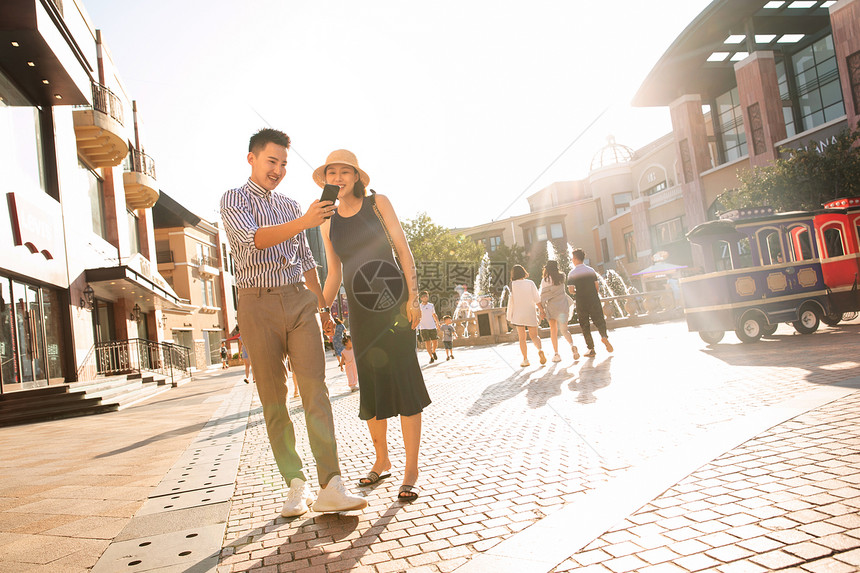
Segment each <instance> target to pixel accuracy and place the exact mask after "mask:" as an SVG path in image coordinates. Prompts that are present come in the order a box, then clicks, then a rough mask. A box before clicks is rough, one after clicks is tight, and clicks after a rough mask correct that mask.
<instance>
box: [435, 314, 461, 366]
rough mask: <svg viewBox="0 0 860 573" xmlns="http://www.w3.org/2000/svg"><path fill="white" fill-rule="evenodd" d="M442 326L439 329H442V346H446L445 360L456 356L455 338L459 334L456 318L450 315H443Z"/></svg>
mask: <svg viewBox="0 0 860 573" xmlns="http://www.w3.org/2000/svg"><path fill="white" fill-rule="evenodd" d="M442 322H443V324H442V326H441V327H439V329H440V330H441V331H442V346H444V347H445V360H452V359H453V358H454V339H455V338H459V336H457V329H455V328H454V324H453V323H454V319H453V318H451V316H450V315H445V316H443V317H442Z"/></svg>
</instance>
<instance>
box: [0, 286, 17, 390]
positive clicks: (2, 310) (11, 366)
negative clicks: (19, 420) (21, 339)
mask: <svg viewBox="0 0 860 573" xmlns="http://www.w3.org/2000/svg"><path fill="white" fill-rule="evenodd" d="M10 286H11V283H10V281H9V279H6V278H0V384H2V385H4V386H5V385H7V384H15V383H16V382H17V381H18V364H17V363H16V362H15V323H14V322H13V320H12V309H13V301H12V291H11V290H10ZM0 390H2V388H0Z"/></svg>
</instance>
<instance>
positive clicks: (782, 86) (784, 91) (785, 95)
mask: <svg viewBox="0 0 860 573" xmlns="http://www.w3.org/2000/svg"><path fill="white" fill-rule="evenodd" d="M776 81H777V84H779V99H781V100H782V117H783V119H784V120H785V133H786V136H788V137H794V136H795V135H796V134H797V128H796V127H795V125H794V110H793V109H792V103H791V94H790V92H789V87H788V76H787V75H786V73H785V61H782V60H780V61H778V62H777V63H776Z"/></svg>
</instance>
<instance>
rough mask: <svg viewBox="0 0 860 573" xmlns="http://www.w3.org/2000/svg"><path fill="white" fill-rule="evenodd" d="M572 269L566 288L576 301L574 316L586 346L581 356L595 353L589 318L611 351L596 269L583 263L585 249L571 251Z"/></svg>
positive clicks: (607, 348)
mask: <svg viewBox="0 0 860 573" xmlns="http://www.w3.org/2000/svg"><path fill="white" fill-rule="evenodd" d="M571 259H572V261H573V265H574V267H573V269H572V270H571V271H570V273H568V275H567V285H568V286H567V289H568V291H570V294H572V295H573V296H574V300H575V301H576V316H577V319H578V320H579V327H580V328H581V329H582V337H583V338H585V345H586V346H587V347H588V350H587V351H586V353H585V354H583V356H587V357H589V358H591V357H594V356H596V355H597V352H596V351H595V350H594V339H593V338H592V337H591V325H590V324H589V320H590V321H591V322H594V326H596V327H597V330H598V331H599V332H600V340H601V341H602V342H603V345H604V346H605V347H606V350H607V351H608V352H612V351H613V348H612V344H610V342H609V335H608V334H607V332H606V319H605V318H604V317H603V308H602V307H601V305H600V294H599V292H600V289H599V287H598V284H597V271H595V270H594V269H592V268H591V267H589V266H588V265H586V264H585V262H584V261H585V251H583V250H582V249H574V250H573V252H572V253H571Z"/></svg>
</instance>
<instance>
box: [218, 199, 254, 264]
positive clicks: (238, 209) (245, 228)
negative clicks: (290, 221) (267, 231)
mask: <svg viewBox="0 0 860 573" xmlns="http://www.w3.org/2000/svg"><path fill="white" fill-rule="evenodd" d="M221 220H222V221H223V222H224V230H225V231H226V232H227V238H228V239H229V240H230V245H231V248H233V249H235V248H237V247H240V246H242V247H245V248H247V249H249V250H251V251H257V250H259V249H257V247H256V246H255V245H254V235H255V234H256V233H257V229H259V228H260V227H259V225H257V222H256V221H255V220H254V217H253V215H251V210H250V208H249V206H248V200H247V198H246V197H244V196H243V195H242V193H241V190H240V189H231V190H229V191H227V192H226V193H224V195H223V196H222V197H221Z"/></svg>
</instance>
